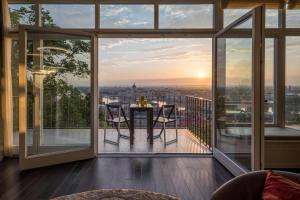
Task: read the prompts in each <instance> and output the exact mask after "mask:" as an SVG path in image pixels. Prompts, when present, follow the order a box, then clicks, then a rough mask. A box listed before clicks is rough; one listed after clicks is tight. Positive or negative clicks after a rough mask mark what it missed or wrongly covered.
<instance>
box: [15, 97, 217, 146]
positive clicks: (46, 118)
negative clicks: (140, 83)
mask: <svg viewBox="0 0 300 200" xmlns="http://www.w3.org/2000/svg"><path fill="white" fill-rule="evenodd" d="M145 98H146V99H147V100H148V102H149V103H151V104H152V105H153V107H154V113H153V115H154V116H157V115H158V112H159V109H160V107H161V105H164V104H175V105H176V112H177V122H178V123H177V125H178V128H179V129H188V130H189V131H190V132H191V133H192V134H193V135H194V136H195V137H196V138H198V139H199V141H200V142H201V143H202V144H204V145H206V146H208V147H209V148H210V147H211V130H212V128H211V100H207V99H202V98H198V97H192V96H180V95H174V96H145ZM31 99H32V98H29V100H28V109H27V112H28V118H27V119H28V122H27V124H28V128H32V127H33V126H32V124H33V101H32V100H31ZM17 100H18V99H17V97H16V98H14V103H15V105H14V107H15V108H17V102H18V101H17ZM135 100H136V98H135V97H133V96H129V95H128V96H107V95H105V96H102V95H100V97H99V128H100V129H101V128H104V127H106V126H107V124H106V122H105V104H110V103H118V104H122V105H123V107H124V110H125V112H127V116H129V114H128V113H129V105H130V103H133V102H135ZM43 113H44V114H43V128H44V129H55V128H59V129H70V128H71V129H74V128H75V129H86V128H89V127H90V120H89V119H90V118H89V116H90V103H89V98H88V95H81V96H78V97H77V98H76V99H75V98H71V97H70V98H62V97H60V96H55V95H52V94H51V93H50V92H49V93H47V95H44V106H43ZM135 120H136V121H135V125H136V128H146V127H147V124H146V115H144V114H143V113H141V114H136V118H135ZM15 124H16V125H17V123H15ZM15 128H17V127H15ZM155 128H158V129H159V128H162V125H159V124H157V125H156V127H155ZM167 128H175V126H174V125H173V124H170V125H168V127H167Z"/></svg>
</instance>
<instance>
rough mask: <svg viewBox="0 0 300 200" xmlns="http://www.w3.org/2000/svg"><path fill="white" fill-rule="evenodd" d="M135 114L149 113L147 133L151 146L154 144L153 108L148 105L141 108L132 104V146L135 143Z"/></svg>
mask: <svg viewBox="0 0 300 200" xmlns="http://www.w3.org/2000/svg"><path fill="white" fill-rule="evenodd" d="M135 112H147V133H148V135H149V138H150V144H153V106H152V105H151V104H147V106H140V105H137V104H131V105H130V107H129V113H130V114H129V115H130V116H129V119H130V127H129V129H130V144H131V145H132V144H133V142H134V113H135Z"/></svg>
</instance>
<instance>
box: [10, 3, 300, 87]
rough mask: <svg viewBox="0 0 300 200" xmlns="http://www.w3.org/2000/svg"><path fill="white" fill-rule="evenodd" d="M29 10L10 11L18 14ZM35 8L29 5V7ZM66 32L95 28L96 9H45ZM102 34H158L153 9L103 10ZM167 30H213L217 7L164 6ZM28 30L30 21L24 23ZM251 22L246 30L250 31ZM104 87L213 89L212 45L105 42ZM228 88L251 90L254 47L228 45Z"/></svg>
mask: <svg viewBox="0 0 300 200" xmlns="http://www.w3.org/2000/svg"><path fill="white" fill-rule="evenodd" d="M21 6H24V5H10V8H11V9H18V8H20V7H21ZM29 6H30V5H27V7H29ZM42 8H44V9H46V10H48V11H50V15H51V16H52V18H53V19H54V23H56V24H57V25H58V26H60V27H64V28H94V27H95V25H94V24H95V15H94V9H95V8H94V5H66V4H65V5H64V4H61V5H59V6H58V5H55V4H47V5H42ZM247 11H248V10H247V9H239V10H224V24H225V25H227V24H229V23H230V22H232V21H234V20H235V19H237V18H238V17H239V16H241V15H243V14H245V13H246V12H247ZM100 13H101V16H100V17H101V18H100V19H101V20H100V24H101V28H146V29H147V28H150V29H151V28H153V26H154V17H153V13H154V8H153V5H101V7H100ZM299 13H300V12H297V11H294V10H288V11H287V20H288V21H287V26H288V27H300V23H299V18H300V14H299ZM159 17H160V18H159V19H160V21H159V27H161V28H211V27H212V6H211V5H160V7H159ZM277 18H278V12H277V11H276V10H269V9H268V10H267V11H266V27H277V26H278V23H277ZM22 22H23V23H25V24H26V19H23V21H22ZM250 24H251V21H249V22H247V23H245V25H242V26H241V27H249V25H250ZM99 41H100V42H99V44H100V49H99V58H100V59H99V64H100V66H99V68H100V70H99V76H100V80H101V81H100V84H101V85H131V84H133V83H134V82H136V83H137V84H144V85H153V84H158V85H159V84H161V85H203V86H204V85H206V86H207V85H210V83H211V68H212V39H205V38H202V39H196V38H181V39H179V38H178V39H171V38H169V39H167V38H162V39H147V38H144V39H134V38H133V39H130V38H101V39H99ZM226 45H227V52H226V57H227V71H226V76H227V83H228V84H233V85H236V84H237V85H239V84H247V83H248V82H249V81H250V79H251V76H250V74H249V73H250V72H251V66H250V65H251V56H252V52H251V41H250V40H249V39H236V40H228V41H227V44H226ZM299 51H300V39H299V38H292V37H289V38H287V51H286V53H287V69H288V72H287V84H288V85H289V84H292V85H295V84H300V81H299V78H298V74H299V68H298V63H299V62H300V54H299ZM265 60H266V84H267V85H272V83H273V78H272V75H273V70H272V68H273V40H272V39H267V40H266V57H265Z"/></svg>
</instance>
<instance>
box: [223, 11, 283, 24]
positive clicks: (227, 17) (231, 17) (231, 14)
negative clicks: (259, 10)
mask: <svg viewBox="0 0 300 200" xmlns="http://www.w3.org/2000/svg"><path fill="white" fill-rule="evenodd" d="M249 11H250V9H224V27H226V26H228V25H229V24H230V23H232V22H234V21H235V20H237V19H238V18H240V17H241V16H243V15H244V14H246V13H247V12H249ZM265 26H266V28H277V27H278V10H277V9H266V25H265ZM238 28H252V22H251V20H250V21H248V22H247V23H243V24H242V25H241V26H239V27H238Z"/></svg>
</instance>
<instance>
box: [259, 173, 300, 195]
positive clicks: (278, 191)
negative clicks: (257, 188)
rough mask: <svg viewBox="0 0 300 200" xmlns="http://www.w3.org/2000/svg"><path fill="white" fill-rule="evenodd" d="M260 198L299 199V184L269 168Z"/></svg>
mask: <svg viewBox="0 0 300 200" xmlns="http://www.w3.org/2000/svg"><path fill="white" fill-rule="evenodd" d="M262 199H263V200H277V199H278V200H279V199H280V200H296V199H300V184H298V183H296V182H294V181H292V180H290V179H288V178H285V177H284V176H281V175H280V174H277V173H274V172H273V171H271V170H269V171H268V173H267V177H266V181H265V186H264V190H263V196H262Z"/></svg>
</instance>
